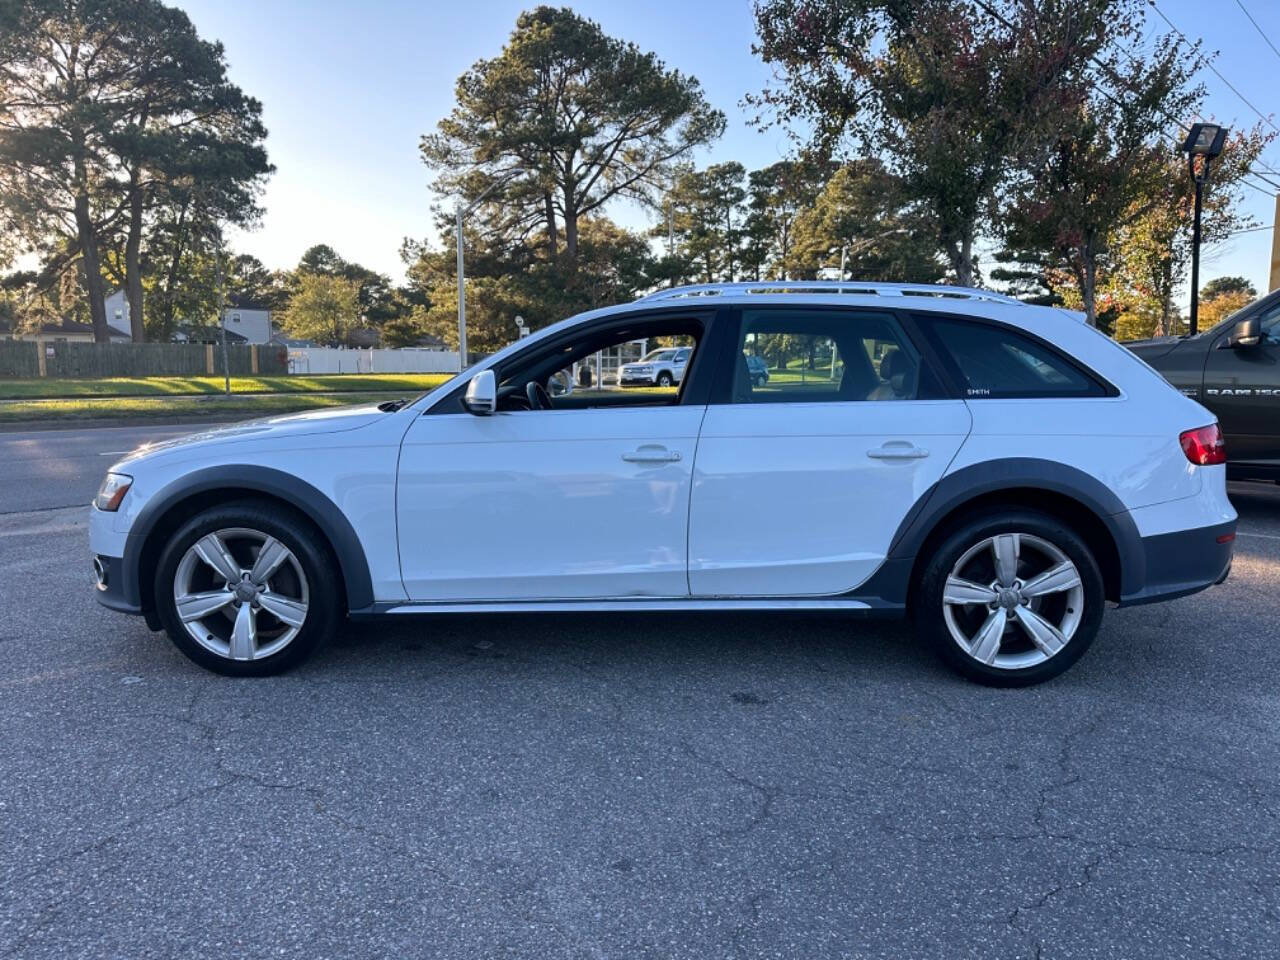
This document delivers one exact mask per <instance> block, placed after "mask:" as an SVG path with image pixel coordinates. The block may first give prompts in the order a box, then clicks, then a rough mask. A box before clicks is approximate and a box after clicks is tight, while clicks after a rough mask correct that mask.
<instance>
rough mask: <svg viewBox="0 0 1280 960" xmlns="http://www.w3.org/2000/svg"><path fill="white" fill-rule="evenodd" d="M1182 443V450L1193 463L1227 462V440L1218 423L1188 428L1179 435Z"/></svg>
mask: <svg viewBox="0 0 1280 960" xmlns="http://www.w3.org/2000/svg"><path fill="white" fill-rule="evenodd" d="M1178 441H1179V442H1180V443H1181V444H1182V452H1183V453H1185V454H1186V455H1187V459H1188V460H1190V461H1191V462H1192V463H1195V464H1198V465H1199V466H1202V467H1210V466H1213V464H1215V463H1226V462H1227V442H1226V440H1224V439H1223V438H1222V430H1221V429H1220V428H1219V427H1218V425H1217V424H1216V423H1211V424H1209V425H1208V426H1207V427H1200V428H1199V429H1198V430H1188V431H1186V432H1185V433H1183V434H1182V435H1181V436H1179V437H1178Z"/></svg>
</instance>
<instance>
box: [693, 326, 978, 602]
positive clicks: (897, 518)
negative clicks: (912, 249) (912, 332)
mask: <svg viewBox="0 0 1280 960" xmlns="http://www.w3.org/2000/svg"><path fill="white" fill-rule="evenodd" d="M737 319H738V324H739V326H738V336H737V349H736V350H734V351H732V352H731V359H730V361H729V362H730V363H731V364H732V365H733V366H734V368H735V369H734V370H732V371H729V370H727V369H722V370H721V372H720V376H722V377H726V378H727V379H728V380H729V382H730V383H731V384H732V387H731V389H730V390H729V391H727V392H726V394H725V395H723V396H721V397H719V398H717V399H718V400H719V401H720V402H713V403H712V405H710V406H709V407H708V409H707V415H706V417H705V419H704V420H703V425H702V431H701V434H700V436H699V440H698V454H697V461H696V464H695V470H694V484H693V497H692V502H691V506H690V527H689V586H690V590H691V592H692V593H693V595H695V596H744V597H754V596H821V595H832V594H840V593H844V592H847V591H849V590H852V589H854V588H856V587H857V586H859V585H860V584H862V583H863V582H864V581H865V580H867V579H868V578H869V577H870V576H871V575H872V574H873V573H874V572H875V571H876V569H877V568H878V567H879V566H880V564H881V563H882V562H883V561H884V559H885V557H886V555H887V554H888V551H889V547H890V544H891V542H892V540H893V536H894V533H895V532H896V531H897V529H898V525H899V524H900V523H901V522H902V520H903V518H904V517H905V516H906V514H907V512H908V511H909V510H910V509H911V507H912V506H913V505H914V504H915V503H916V501H917V500H918V499H919V498H920V497H921V496H922V495H923V494H924V493H925V492H926V491H927V490H928V489H929V487H930V486H932V485H933V484H934V483H935V482H936V481H937V480H938V479H939V478H941V476H942V474H943V473H944V472H945V471H946V468H947V465H948V464H949V463H950V462H951V460H952V458H953V457H954V456H955V454H956V451H957V450H958V449H959V448H960V445H961V444H962V443H963V442H964V439H965V437H966V435H967V434H968V431H969V424H970V417H969V411H968V408H967V407H966V406H965V403H964V401H962V400H958V399H949V398H946V397H944V396H943V393H942V390H941V388H940V386H939V385H938V381H937V379H936V377H935V375H934V373H933V372H932V371H931V369H930V368H929V367H927V366H926V365H925V364H924V362H923V360H922V356H921V353H920V350H919V347H918V345H917V344H916V343H915V342H914V341H913V340H912V339H911V338H910V337H909V336H908V335H907V333H906V332H905V330H904V328H903V326H902V324H901V323H900V322H899V320H898V319H897V318H896V317H895V315H894V314H892V313H890V312H873V311H858V310H849V309H835V310H828V309H821V308H802V309H797V308H786V307H765V308H760V309H749V310H743V311H741V313H740V314H738V317H737ZM747 354H751V355H754V356H760V357H762V358H764V360H765V362H766V363H768V365H769V379H768V381H767V382H765V383H759V385H757V383H756V382H753V381H757V382H758V381H759V380H760V378H759V377H758V376H757V377H753V376H752V375H751V372H750V370H749V368H748V365H747V360H746V356H747Z"/></svg>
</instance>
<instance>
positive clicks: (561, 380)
mask: <svg viewBox="0 0 1280 960" xmlns="http://www.w3.org/2000/svg"><path fill="white" fill-rule="evenodd" d="M547 393H549V394H550V395H551V396H553V397H567V396H568V395H569V394H571V393H573V375H572V374H571V373H570V372H569V371H568V370H559V371H557V372H556V373H553V374H552V375H551V377H550V379H548V380H547Z"/></svg>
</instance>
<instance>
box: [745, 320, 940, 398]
mask: <svg viewBox="0 0 1280 960" xmlns="http://www.w3.org/2000/svg"><path fill="white" fill-rule="evenodd" d="M739 351H740V352H739V354H738V356H739V357H740V360H739V361H738V363H737V373H736V375H735V377H734V389H733V400H734V402H735V403H795V402H799V403H826V402H839V401H876V400H916V399H920V398H921V397H922V396H926V395H936V393H935V391H934V390H933V388H932V386H931V381H929V382H926V384H925V385H924V387H923V388H922V377H921V370H922V367H921V362H920V355H919V354H918V353H917V352H916V350H915V348H914V347H913V346H912V344H911V342H910V341H909V340H908V339H907V337H906V336H905V334H904V333H903V331H902V328H901V327H900V326H899V324H898V322H897V320H896V319H895V318H894V317H893V316H892V315H890V314H881V313H853V312H845V311H837V310H779V309H769V310H744V311H743V314H742V335H741V338H740V343H739ZM926 379H927V378H926Z"/></svg>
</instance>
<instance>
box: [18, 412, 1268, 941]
mask: <svg viewBox="0 0 1280 960" xmlns="http://www.w3.org/2000/svg"><path fill="white" fill-rule="evenodd" d="M187 429H189V428H187ZM172 432H183V431H182V430H177V431H172ZM145 433H147V431H132V432H130V431H75V432H73V431H67V432H63V433H61V434H59V435H58V436H50V437H35V436H33V435H29V434H4V435H0V511H3V515H0V570H3V578H2V579H0V610H3V614H2V615H0V730H2V731H3V736H2V737H0V958H7V957H20V958H24V960H25V958H44V957H58V958H65V957H86V958H88V957H92V958H103V957H112V958H114V957H128V958H143V957H183V958H191V957H213V956H236V957H266V956H272V957H307V958H322V957H334V958H338V957H342V958H348V957H441V958H445V957H448V958H464V957H486V958H487V957H512V958H516V957H519V958H535V957H536V958H551V957H557V958H558V957H583V958H595V957H610V958H613V957H618V958H638V957H654V958H677V957H678V958H685V957H688V958H719V957H753V958H754V957H858V958H861V957H867V958H871V957H885V958H908V957H909V958H924V957H940V958H941V957H946V958H956V957H1027V958H1033V957H1040V958H1050V957H1063V958H1086V957H1098V958H1108V960H1112V958H1118V957H1153V958H1162V960H1170V958H1177V957H1195V958H1202V957H1221V958H1239V957H1262V956H1277V955H1280V946H1277V944H1280V844H1278V841H1280V683H1278V681H1280V488H1278V487H1274V486H1263V485H1251V484H1237V485H1233V488H1232V495H1233V499H1234V501H1235V503H1236V505H1237V508H1238V509H1239V510H1240V513H1241V526H1240V537H1239V539H1238V541H1237V552H1236V562H1235V567H1234V571H1233V574H1232V576H1231V579H1230V580H1229V581H1228V582H1227V583H1226V584H1224V585H1223V586H1221V587H1219V588H1216V589H1214V590H1211V591H1209V592H1206V593H1203V594H1200V595H1198V596H1195V597H1190V598H1186V599H1183V600H1179V601H1176V602H1173V603H1170V604H1166V605H1162V606H1153V607H1145V608H1135V609H1132V610H1117V611H1110V612H1109V613H1108V616H1107V619H1106V623H1105V626H1104V628H1103V633H1102V635H1101V637H1100V638H1099V640H1098V642H1097V643H1096V645H1095V646H1094V648H1093V650H1092V651H1091V652H1090V653H1089V654H1088V656H1086V658H1085V659H1084V660H1083V661H1082V662H1081V663H1080V664H1078V665H1077V666H1076V667H1075V668H1073V669H1072V670H1071V671H1070V672H1069V673H1067V674H1066V675H1065V676H1063V677H1062V678H1060V679H1058V680H1057V681H1054V682H1052V683H1050V684H1048V685H1045V686H1042V687H1038V688H1034V689H1029V690H1015V691H996V690H989V689H984V688H980V687H976V686H972V685H969V684H967V683H965V682H963V681H961V680H959V679H957V678H955V677H953V676H952V675H951V674H950V673H948V672H947V671H946V670H944V669H943V668H942V667H941V666H940V665H939V664H938V663H937V662H935V660H934V659H933V657H932V656H931V655H930V654H929V653H928V652H927V651H926V650H924V649H923V648H921V647H920V646H919V645H918V644H917V643H916V642H915V641H914V640H913V639H912V638H911V637H910V635H909V634H908V633H907V632H906V630H905V629H903V628H902V627H900V626H896V625H867V624H859V623H855V622H850V621H848V620H846V619H842V618H836V617H829V616H827V617H824V616H808V615H806V616H800V615H760V614H750V615H735V616H724V615H715V616H712V615H700V616H690V617H673V616H669V615H653V616H651V617H636V616H628V617H620V618H613V617H605V616H573V617H567V616H549V615H547V616H541V617H536V616H528V617H507V616H504V617H491V618H475V617H437V618H434V619H430V620H419V621H415V622H406V623H398V624H395V625H394V626H384V625H377V626H365V627H359V628H352V629H349V630H348V631H347V632H346V633H345V634H344V636H343V637H342V638H341V641H340V642H339V643H337V644H335V645H334V646H332V647H330V648H328V649H326V650H325V651H323V652H322V653H321V654H320V655H319V656H317V657H315V658H314V659H313V660H311V661H310V662H309V663H308V664H307V665H306V666H305V667H304V668H303V669H301V670H299V671H297V672H295V673H293V674H290V675H288V676H284V677H280V678H276V679H271V680H260V681H232V680H228V679H225V678H221V677H217V676H214V675H211V674H208V673H205V672H203V671H201V670H199V669H197V668H196V667H194V666H193V665H192V664H190V663H189V662H187V661H186V660H185V659H184V658H182V657H181V656H180V655H179V654H178V653H177V652H176V651H175V650H173V649H172V648H171V647H170V645H169V643H168V641H167V640H166V639H164V638H163V637H162V636H160V635H154V634H151V633H149V632H148V631H147V629H146V627H145V626H144V625H143V624H142V622H141V621H139V620H135V619H132V618H129V617H124V616H120V615H117V614H113V613H110V612H108V611H106V610H104V609H102V608H100V607H98V606H97V604H96V603H95V602H94V601H93V598H92V592H91V589H90V586H89V567H88V560H87V553H86V551H87V547H86V530H85V523H84V508H83V507H79V506H69V504H82V503H85V502H87V500H88V498H89V496H90V495H91V493H92V489H93V487H94V486H96V483H97V481H98V479H99V478H100V475H101V472H102V471H103V470H104V469H105V467H106V466H107V465H108V464H109V463H110V462H111V461H110V459H109V454H110V452H111V451H113V450H118V449H125V448H127V447H128V446H131V445H132V443H134V442H136V440H137V439H138V438H139V436H141V435H143V434H145ZM103 454H107V455H108V456H104V455H103Z"/></svg>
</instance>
